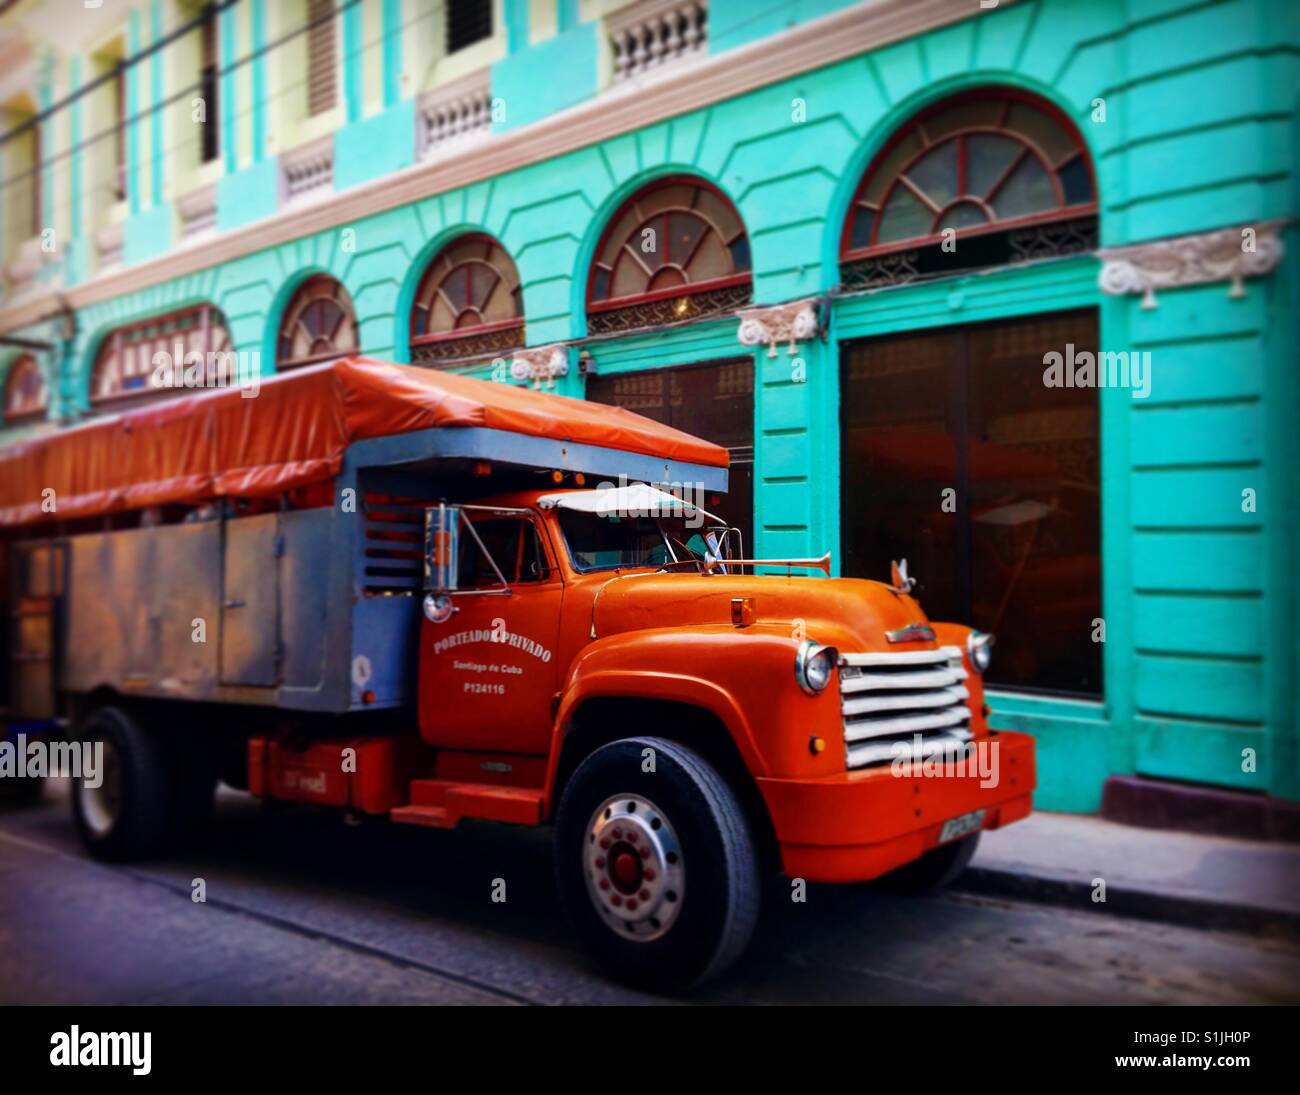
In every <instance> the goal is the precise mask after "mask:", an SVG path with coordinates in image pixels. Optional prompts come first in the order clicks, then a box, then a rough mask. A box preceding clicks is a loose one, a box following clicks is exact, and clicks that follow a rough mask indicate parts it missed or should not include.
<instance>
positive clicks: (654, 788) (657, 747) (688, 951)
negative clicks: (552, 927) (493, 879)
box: [555, 737, 759, 991]
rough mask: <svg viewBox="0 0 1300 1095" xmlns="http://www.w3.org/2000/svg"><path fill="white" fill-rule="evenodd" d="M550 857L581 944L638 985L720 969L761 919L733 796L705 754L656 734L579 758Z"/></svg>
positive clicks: (691, 980) (702, 976)
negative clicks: (553, 861)
mask: <svg viewBox="0 0 1300 1095" xmlns="http://www.w3.org/2000/svg"><path fill="white" fill-rule="evenodd" d="M555 866H556V878H557V881H558V884H559V889H560V896H561V899H562V900H563V902H564V905H565V908H566V910H567V912H568V914H569V918H570V919H571V920H572V921H573V924H574V926H575V928H576V929H577V932H578V934H579V935H580V936H581V937H582V940H583V942H584V943H585V944H586V945H587V947H588V948H589V949H590V950H591V951H592V952H593V953H594V954H595V955H596V957H597V958H598V959H599V960H600V961H601V962H602V963H603V964H604V965H605V966H606V967H607V968H608V969H609V970H610V971H611V972H612V973H613V974H614V975H615V976H616V977H618V978H619V979H620V980H623V981H625V982H627V983H629V984H634V985H637V986H639V987H642V988H651V989H660V990H667V991H681V990H683V989H686V988H689V987H691V986H692V985H695V984H698V983H699V982H701V981H704V980H706V979H707V978H709V977H713V976H716V975H717V974H719V973H721V972H722V971H723V970H724V969H726V968H727V967H728V966H729V965H731V963H732V962H734V961H735V960H736V959H737V958H738V957H739V956H740V954H741V953H742V952H743V951H744V949H745V947H746V946H747V945H748V943H749V939H750V936H751V935H752V934H753V931H754V925H755V923H756V921H757V919H758V905H759V870H758V857H757V855H756V854H755V851H754V844H753V840H752V839H751V837H750V832H749V825H748V822H747V821H746V818H745V815H744V812H743V810H742V809H741V806H740V803H739V802H738V801H737V800H736V796H735V795H734V794H733V793H732V791H731V789H730V788H729V787H728V786H727V784H726V782H725V781H724V780H723V779H722V777H721V776H720V775H719V774H718V773H717V771H716V770H715V769H714V768H713V767H712V766H711V765H710V764H709V763H708V762H707V761H705V760H704V758H703V757H701V756H700V755H699V754H698V753H696V752H694V751H693V750H691V749H688V748H686V747H685V746H682V745H678V744H677V743H676V742H671V741H668V740H666V739H663V738H653V737H646V738H628V739H625V740H623V741H616V742H613V743H611V744H609V745H606V746H603V747H602V748H600V749H597V750H596V751H595V752H594V753H592V754H591V756H589V757H587V759H586V760H584V761H583V762H582V764H581V765H580V766H579V767H578V770H577V771H576V772H575V773H574V774H573V778H572V779H571V780H570V781H569V784H568V786H567V787H566V788H565V790H564V796H563V798H562V799H561V801H560V809H559V815H558V818H557V821H556V840H555Z"/></svg>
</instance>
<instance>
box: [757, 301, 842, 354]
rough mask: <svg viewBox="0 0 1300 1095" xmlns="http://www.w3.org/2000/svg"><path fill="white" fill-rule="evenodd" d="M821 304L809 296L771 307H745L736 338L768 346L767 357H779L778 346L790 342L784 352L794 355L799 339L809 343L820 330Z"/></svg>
mask: <svg viewBox="0 0 1300 1095" xmlns="http://www.w3.org/2000/svg"><path fill="white" fill-rule="evenodd" d="M818 305H819V302H818V300H817V298H816V297H810V298H808V299H807V300H792V301H791V302H790V303H789V304H774V305H772V306H771V307H768V308H744V309H742V310H741V311H740V313H739V315H740V329H739V330H738V331H737V332H736V337H737V338H739V339H740V344H741V345H742V346H766V347H767V356H768V357H776V347H777V345H778V343H782V342H784V343H786V344H787V345H786V350H785V352H786V353H787V354H793V353H794V350H795V343H796V342H806V341H807V340H808V339H810V338H816V337H817V335H818V334H819V333H820V331H821V323H820V321H819V320H818V318H817V313H818Z"/></svg>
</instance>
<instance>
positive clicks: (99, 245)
mask: <svg viewBox="0 0 1300 1095" xmlns="http://www.w3.org/2000/svg"><path fill="white" fill-rule="evenodd" d="M95 251H96V252H97V253H98V255H99V268H100V269H101V270H107V269H108V268H109V267H111V266H121V265H122V226H121V225H120V224H113V225H109V226H108V227H107V228H101V229H100V230H99V231H98V232H96V233H95Z"/></svg>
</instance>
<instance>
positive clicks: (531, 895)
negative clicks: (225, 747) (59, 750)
mask: <svg viewBox="0 0 1300 1095" xmlns="http://www.w3.org/2000/svg"><path fill="white" fill-rule="evenodd" d="M977 863H978V861H977ZM200 879H201V880H202V882H203V886H204V889H205V896H206V901H204V902H202V903H199V902H195V901H194V900H193V899H192V896H193V893H194V886H195V881H196V880H200ZM497 879H503V880H504V881H505V897H506V900H505V901H504V902H496V901H493V899H492V898H493V892H494V887H495V884H496V880H497ZM495 888H496V889H497V890H498V892H499V887H495ZM690 1000H691V1001H693V1002H699V1003H876V1004H910V1003H1053V1004H1054V1003H1071V1002H1079V1003H1123V1004H1151V1003H1228V1004H1237V1003H1266V1004H1274V1003H1292V1004H1294V1003H1297V1002H1300V942H1297V940H1296V938H1295V937H1294V935H1290V934H1287V933H1283V932H1270V931H1263V932H1244V931H1240V932H1239V931H1220V930H1200V929H1197V928H1196V927H1193V926H1186V925H1175V924H1169V923H1163V922H1159V921H1155V920H1150V919H1146V918H1133V917H1126V916H1123V915H1116V914H1114V913H1112V912H1106V911H1100V910H1098V909H1097V908H1096V907H1095V906H1089V907H1085V906H1083V905H1080V906H1078V907H1071V906H1068V905H1067V906H1064V907H1063V906H1061V905H1056V904H1045V903H1040V902H1037V901H1027V900H1019V899H1007V898H1002V897H994V896H988V895H987V894H975V893H968V892H962V891H961V890H960V889H959V890H957V891H954V892H950V893H948V894H946V895H943V896H940V897H933V898H921V899H914V898H902V897H896V896H890V895H887V894H883V893H880V892H876V891H873V890H872V889H870V888H868V887H862V886H856V887H829V886H810V887H809V888H808V891H807V900H806V901H805V902H803V903H796V902H793V901H791V900H790V886H789V883H788V882H786V881H785V880H780V879H778V880H774V881H773V883H772V884H771V886H770V887H769V890H768V893H767V900H766V904H765V908H764V913H763V917H762V920H761V922H760V925H759V931H758V935H757V937H756V940H755V944H754V946H753V947H752V948H751V950H750V952H749V954H748V955H747V956H746V957H745V958H744V959H742V961H741V962H740V963H739V964H738V965H737V966H736V967H735V968H734V969H733V970H732V971H731V972H730V973H729V974H727V975H726V976H724V977H723V978H722V979H720V980H718V981H716V982H714V983H712V984H710V985H708V986H706V987H704V988H703V989H701V990H699V991H698V992H696V993H695V994H693V995H692V996H691V997H690ZM669 1002H675V1001H669V1000H665V999H664V998H658V997H650V996H645V995H642V994H639V993H636V992H633V991H631V990H628V989H625V988H622V987H620V986H618V985H615V984H613V983H611V982H609V981H608V980H606V979H605V978H604V977H603V976H602V975H601V974H600V972H599V971H598V970H597V969H595V968H594V967H593V966H592V965H591V963H590V962H589V961H588V959H587V957H586V956H585V954H584V953H583V952H582V950H581V949H580V948H579V947H578V946H577V944H576V943H575V941H574V940H573V938H572V936H571V935H570V932H569V929H568V926H567V925H566V924H565V922H564V919H563V916H562V914H561V912H560V909H559V907H558V904H557V901H556V896H555V891H554V887H553V884H552V879H551V868H550V846H549V838H548V836H547V834H545V833H543V832H534V831H527V830H519V829H513V828H509V827H504V826H496V825H490V824H474V823H470V824H467V825H463V826H462V827H461V828H460V829H459V830H457V831H455V832H441V831H432V830H426V829H415V828H407V827H402V826H393V825H388V824H385V823H366V824H362V825H357V826H350V825H346V824H344V823H343V822H342V821H341V820H340V818H339V817H338V816H337V815H335V814H332V813H328V812H324V811H316V810H312V809H297V808H288V809H284V808H278V809H277V808H264V807H262V806H260V805H259V804H257V803H256V802H254V801H253V800H251V799H249V798H247V797H246V796H242V795H238V794H235V793H233V792H223V793H222V795H221V798H220V800H219V804H218V812H217V817H216V820H215V823H214V826H213V829H212V832H211V834H210V836H209V838H208V840H207V842H206V843H205V844H204V846H203V847H202V848H200V849H196V850H193V851H191V852H189V853H186V854H185V855H174V856H172V857H170V858H167V859H164V860H161V861H158V862H154V863H150V864H147V865H133V866H130V867H120V866H107V865H102V864H99V863H96V862H94V861H92V860H90V859H88V858H87V857H86V856H85V854H84V853H83V852H82V850H81V848H80V845H79V844H78V843H77V841H76V837H75V834H74V833H73V831H72V826H71V823H70V820H69V818H68V810H67V802H66V788H64V787H61V786H58V785H55V786H53V787H51V788H50V790H49V792H48V793H47V796H46V799H45V801H44V802H43V803H41V804H39V805H37V806H34V807H25V808H21V809H20V808H16V807H6V808H4V809H3V810H0V1003H5V1004H8V1003H70V1004H75V1003H102V1004H128V1003H155V1004H191V1003H194V1004H198V1003H204V1004H206V1003H441V1004H565V1003H578V1004H609V1003H669Z"/></svg>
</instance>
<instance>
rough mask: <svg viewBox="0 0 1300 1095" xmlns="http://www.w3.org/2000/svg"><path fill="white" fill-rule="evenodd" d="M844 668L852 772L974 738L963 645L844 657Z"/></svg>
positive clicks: (949, 748)
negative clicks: (961, 647)
mask: <svg viewBox="0 0 1300 1095" xmlns="http://www.w3.org/2000/svg"><path fill="white" fill-rule="evenodd" d="M839 669H840V706H841V710H842V711H843V716H844V742H845V745H846V747H847V750H848V766H849V767H850V768H869V767H871V766H873V765H877V764H887V763H889V762H890V761H892V760H894V758H895V757H900V756H901V757H903V758H905V759H908V760H922V759H924V758H926V757H928V756H932V755H933V754H935V753H940V752H949V751H955V750H957V749H959V748H961V747H962V746H963V745H965V743H966V742H968V741H970V740H971V738H972V736H973V735H972V734H971V729H970V707H969V706H968V704H967V702H966V701H967V699H968V698H969V695H970V693H969V692H967V690H966V684H965V681H966V669H965V667H964V666H963V665H962V660H961V649H960V648H959V647H956V646H944V647H940V648H939V649H938V650H909V651H904V652H901V653H898V654H892V653H881V654H842V655H840V663H839ZM918 734H919V735H920V747H919V748H918V747H917V738H916V735H918Z"/></svg>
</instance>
